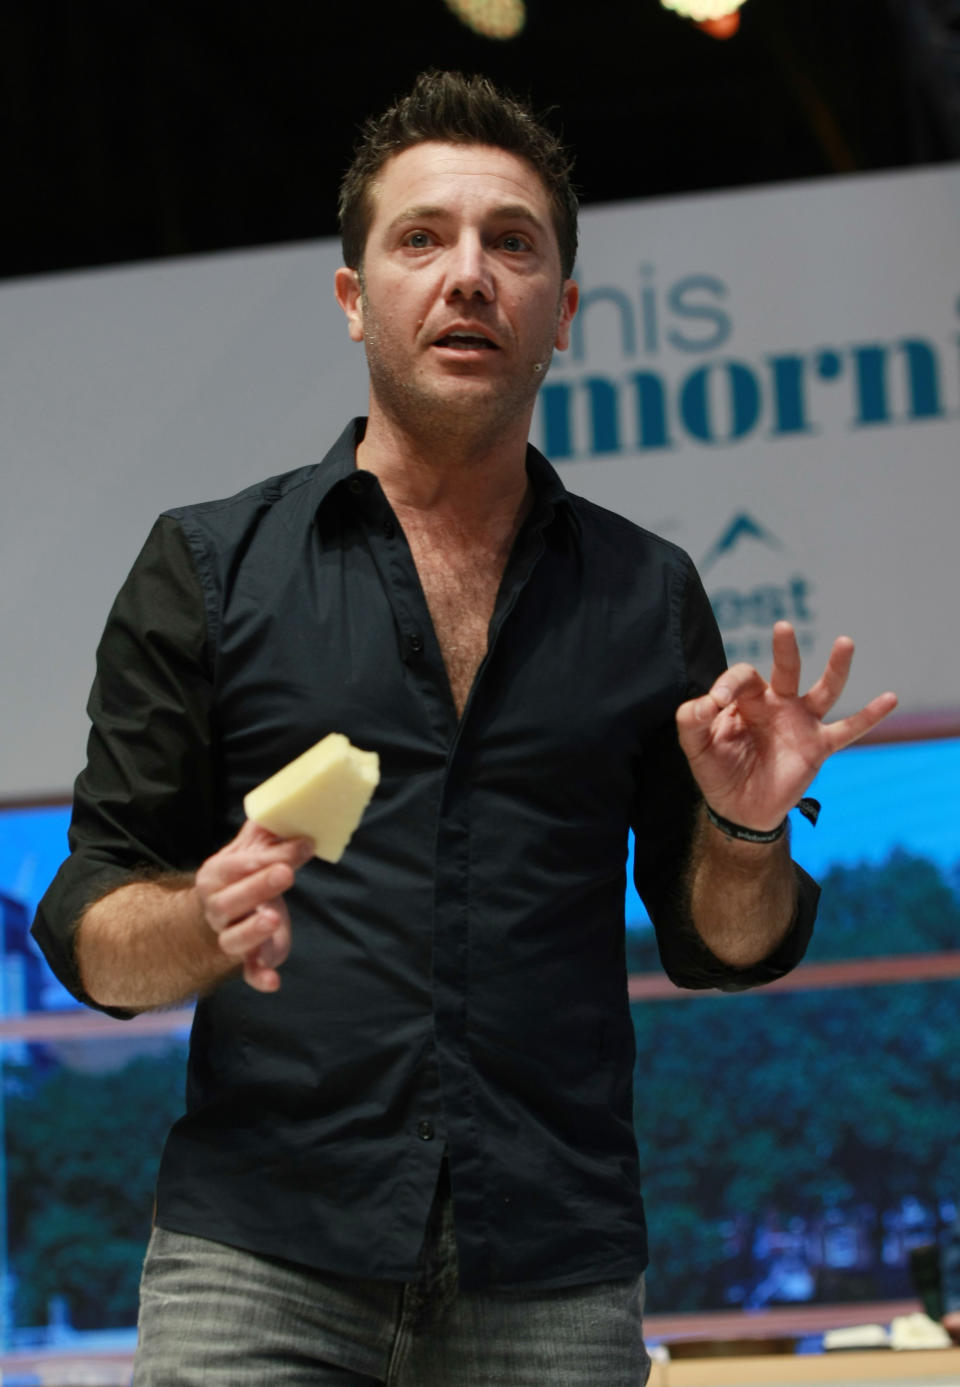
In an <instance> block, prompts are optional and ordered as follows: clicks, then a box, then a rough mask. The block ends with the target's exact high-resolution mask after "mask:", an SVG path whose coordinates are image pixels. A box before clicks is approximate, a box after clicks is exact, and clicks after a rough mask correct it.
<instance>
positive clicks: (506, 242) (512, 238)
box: [500, 231, 531, 255]
mask: <svg viewBox="0 0 960 1387" xmlns="http://www.w3.org/2000/svg"><path fill="white" fill-rule="evenodd" d="M500 244H501V245H502V246H503V248H504V250H506V251H510V253H511V254H513V255H516V253H517V252H518V251H524V250H530V249H531V246H530V242H529V241H528V240H527V238H526V236H521V235H520V234H519V233H518V232H516V231H511V232H510V235H509V236H504V237H503V238H502V240H501V242H500Z"/></svg>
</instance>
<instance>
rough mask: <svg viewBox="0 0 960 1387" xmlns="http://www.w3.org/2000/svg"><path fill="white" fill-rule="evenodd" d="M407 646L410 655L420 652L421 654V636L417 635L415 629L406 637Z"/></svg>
mask: <svg viewBox="0 0 960 1387" xmlns="http://www.w3.org/2000/svg"><path fill="white" fill-rule="evenodd" d="M407 646H408V648H409V650H410V654H411V655H422V654H423V637H422V636H420V635H418V634H417V632H416V631H413V632H412V633H411V634H410V635H409V636H408V637H407Z"/></svg>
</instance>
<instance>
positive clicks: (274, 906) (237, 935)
mask: <svg viewBox="0 0 960 1387" xmlns="http://www.w3.org/2000/svg"><path fill="white" fill-rule="evenodd" d="M275 936H276V937H277V938H278V942H277V944H275V945H273V946H272V947H271V948H267V945H268V944H269V943H270V941H271V940H272V939H273V938H274V937H275ZM289 936H290V917H289V915H288V913H287V908H286V906H285V905H284V903H283V901H282V900H280V899H277V900H273V901H269V902H267V903H265V904H264V905H261V906H258V907H257V909H256V910H254V911H253V912H252V913H251V914H250V915H248V916H246V918H245V919H243V920H237V921H236V922H235V923H234V924H232V925H228V926H227V928H226V929H224V930H221V931H220V934H219V936H218V943H219V945H220V948H221V949H222V950H223V952H224V953H225V954H227V955H228V956H229V957H230V958H236V959H240V958H246V956H247V955H248V954H249V955H250V956H251V957H252V956H254V955H256V956H258V957H262V961H263V962H264V963H265V964H267V965H270V966H273V964H275V963H282V962H283V958H282V957H281V954H283V957H284V958H285V957H286V954H285V953H283V950H284V948H286V949H287V951H288V952H289ZM263 950H266V952H264V953H262V952H261V951H263Z"/></svg>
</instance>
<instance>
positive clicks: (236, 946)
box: [194, 819, 313, 992]
mask: <svg viewBox="0 0 960 1387" xmlns="http://www.w3.org/2000/svg"><path fill="white" fill-rule="evenodd" d="M312 856H313V842H312V841H311V839H309V838H278V837H277V836H276V835H275V834H273V833H269V832H268V831H267V829H265V828H261V827H260V825H259V824H255V823H252V822H251V821H250V820H249V819H248V820H247V821H246V823H244V825H243V827H242V828H241V830H240V832H239V833H238V834H237V836H236V837H235V838H234V839H233V840H232V841H231V842H229V843H227V845H226V847H223V848H221V849H220V851H219V852H217V853H214V855H213V856H212V857H208V858H207V860H206V862H204V863H203V864H202V866H201V867H200V868H199V869H198V871H197V874H196V878H195V881H194V891H195V892H196V895H197V898H198V900H199V903H200V907H201V910H202V911H203V917H204V919H205V920H206V922H207V924H208V925H209V926H210V928H211V929H212V930H213V931H214V933H215V934H216V935H217V942H218V944H219V946H220V948H221V949H222V951H223V952H224V953H225V954H226V955H227V957H228V958H230V959H232V960H233V961H234V962H239V963H242V966H243V977H244V981H245V982H247V983H249V985H250V986H251V987H253V988H256V990H257V991H258V992H276V991H277V989H278V988H279V986H280V974H279V973H278V971H277V969H278V968H279V967H280V965H281V964H282V963H283V962H284V960H285V959H286V957H287V955H288V954H289V952H290V943H291V936H290V915H289V912H288V911H287V906H286V902H285V901H284V899H283V893H284V892H285V891H288V890H289V889H290V887H291V886H292V885H293V882H294V877H295V875H296V872H297V869H298V868H299V867H302V866H304V865H305V864H306V863H307V862H309V860H310V858H311V857H312Z"/></svg>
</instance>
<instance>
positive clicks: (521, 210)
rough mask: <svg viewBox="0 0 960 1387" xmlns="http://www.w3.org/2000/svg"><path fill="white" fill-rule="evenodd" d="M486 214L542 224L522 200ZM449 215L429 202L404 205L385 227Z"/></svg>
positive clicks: (495, 219) (451, 214) (391, 229)
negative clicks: (413, 205) (416, 205)
mask: <svg viewBox="0 0 960 1387" xmlns="http://www.w3.org/2000/svg"><path fill="white" fill-rule="evenodd" d="M488 215H489V216H490V218H491V220H493V221H524V222H527V223H528V225H530V226H535V227H542V226H543V222H542V221H541V219H540V218H539V217H538V216H537V214H536V213H535V212H534V211H532V210H531V208H529V207H527V206H525V205H524V203H522V202H510V203H504V204H502V205H501V206H499V207H493V208H491V210H490V212H489V214H488ZM451 216H453V213H452V212H451V211H450V209H449V208H447V207H437V206H433V205H432V204H429V203H424V204H422V205H421V206H418V207H406V208H404V210H403V211H402V212H398V213H397V215H396V216H395V217H394V218H393V220H392V221H391V222H390V224H389V226H388V227H387V231H388V232H390V231H393V230H394V229H395V228H396V227H398V226H403V225H404V223H406V222H416V221H438V220H442V219H443V218H445V217H451Z"/></svg>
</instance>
